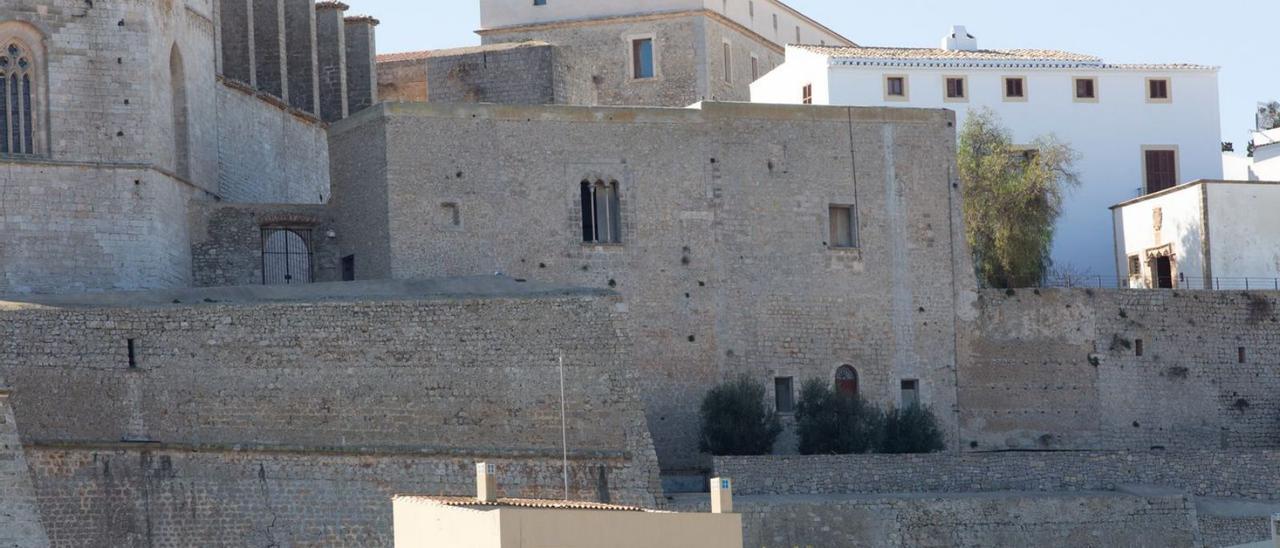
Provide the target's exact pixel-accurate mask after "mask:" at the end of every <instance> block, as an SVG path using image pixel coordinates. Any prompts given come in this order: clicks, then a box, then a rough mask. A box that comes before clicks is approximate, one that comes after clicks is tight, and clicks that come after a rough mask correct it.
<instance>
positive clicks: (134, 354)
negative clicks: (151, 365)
mask: <svg viewBox="0 0 1280 548" xmlns="http://www.w3.org/2000/svg"><path fill="white" fill-rule="evenodd" d="M127 345H128V347H129V369H137V368H138V351H137V344H136V343H135V342H134V340H133V339H129V340H128V341H127Z"/></svg>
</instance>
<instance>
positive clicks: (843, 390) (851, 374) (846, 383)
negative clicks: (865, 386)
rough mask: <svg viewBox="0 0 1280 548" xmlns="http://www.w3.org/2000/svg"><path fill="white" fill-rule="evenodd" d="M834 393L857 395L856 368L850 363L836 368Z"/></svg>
mask: <svg viewBox="0 0 1280 548" xmlns="http://www.w3.org/2000/svg"><path fill="white" fill-rule="evenodd" d="M836 393H837V394H840V395H842V396H857V395H858V370H856V369H854V368H853V366H852V365H842V366H840V369H837V370H836Z"/></svg>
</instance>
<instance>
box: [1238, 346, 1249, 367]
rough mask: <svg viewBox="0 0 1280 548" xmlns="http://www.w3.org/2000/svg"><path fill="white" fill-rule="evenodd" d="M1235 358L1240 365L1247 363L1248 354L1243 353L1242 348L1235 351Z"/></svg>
mask: <svg viewBox="0 0 1280 548" xmlns="http://www.w3.org/2000/svg"><path fill="white" fill-rule="evenodd" d="M1236 358H1237V361H1239V362H1240V363H1248V361H1249V356H1248V354H1246V353H1245V349H1244V347H1243V346H1241V347H1240V348H1237V349H1236Z"/></svg>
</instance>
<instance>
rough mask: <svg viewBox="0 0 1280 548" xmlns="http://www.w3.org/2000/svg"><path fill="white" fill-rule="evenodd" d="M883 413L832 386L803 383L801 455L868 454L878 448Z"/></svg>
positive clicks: (798, 428)
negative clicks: (837, 390)
mask: <svg viewBox="0 0 1280 548" xmlns="http://www.w3.org/2000/svg"><path fill="white" fill-rule="evenodd" d="M883 429H884V413H882V412H881V411H880V410H879V409H877V408H876V407H875V406H872V405H868V404H867V403H866V402H864V401H863V400H862V398H859V397H858V396H847V395H844V394H840V393H838V392H836V391H835V390H833V389H832V386H831V385H830V384H829V383H826V382H824V381H821V380H817V379H812V380H809V381H807V382H805V383H804V387H803V388H802V389H801V392H800V402H799V404H798V405H797V406H796V434H797V436H798V437H799V438H800V454H802V455H845V454H852V453H869V452H871V451H873V450H875V449H876V448H877V447H878V446H879V442H880V437H881V435H882V431H883Z"/></svg>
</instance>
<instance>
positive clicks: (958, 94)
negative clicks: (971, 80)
mask: <svg viewBox="0 0 1280 548" xmlns="http://www.w3.org/2000/svg"><path fill="white" fill-rule="evenodd" d="M965 84H966V78H965V77H963V76H949V77H947V100H948V101H963V100H965V99H966V98H967V97H968V96H967V95H965V93H966V92H967V91H968V90H967V89H965V88H967V87H968V86H966V85H965Z"/></svg>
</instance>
